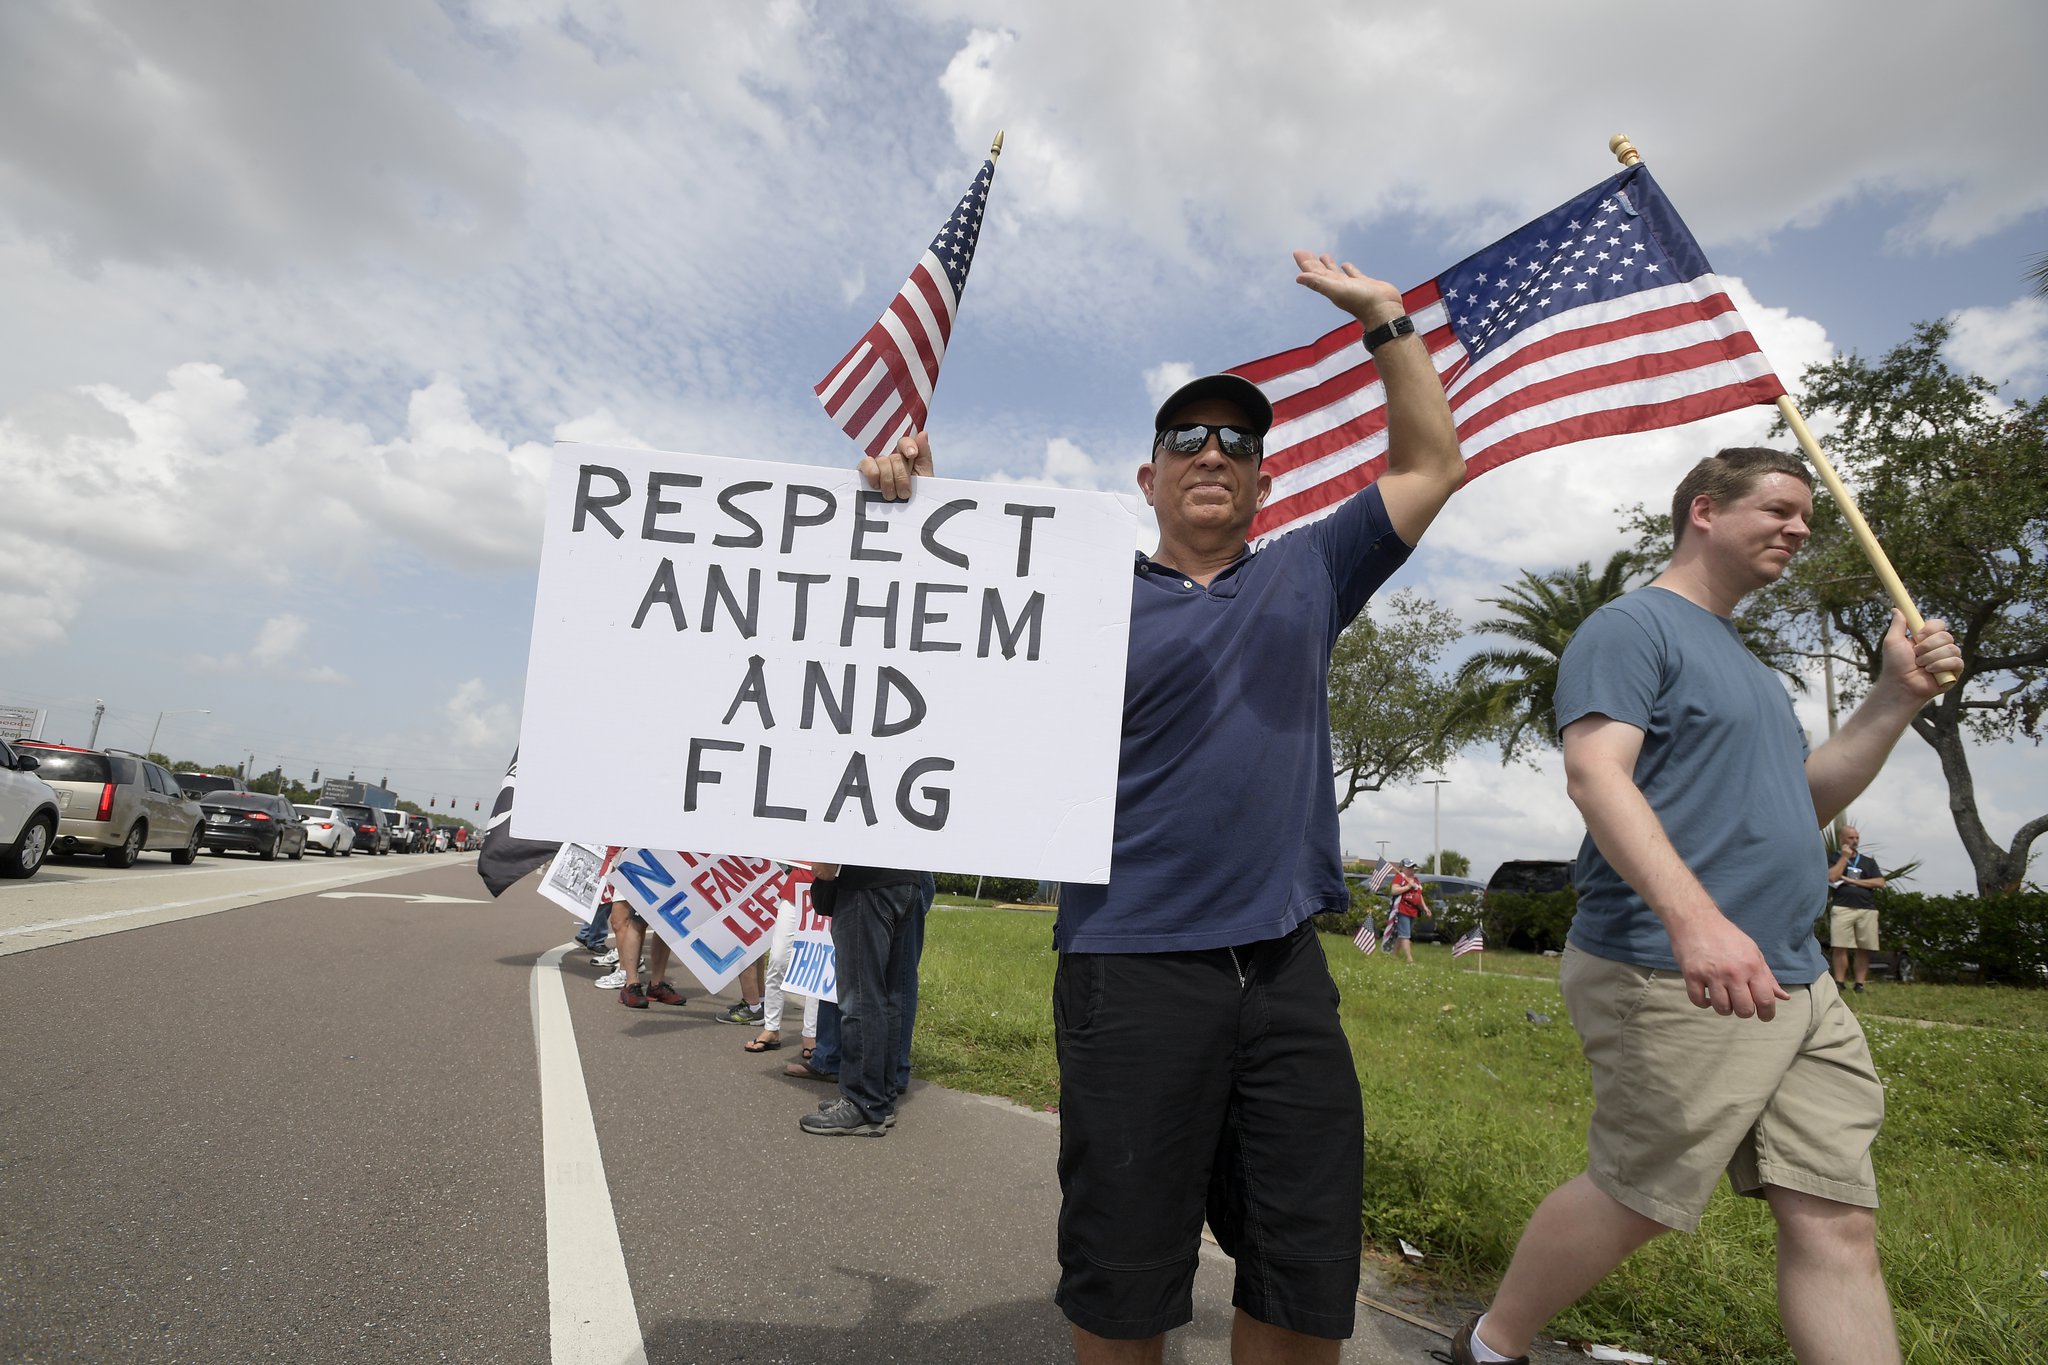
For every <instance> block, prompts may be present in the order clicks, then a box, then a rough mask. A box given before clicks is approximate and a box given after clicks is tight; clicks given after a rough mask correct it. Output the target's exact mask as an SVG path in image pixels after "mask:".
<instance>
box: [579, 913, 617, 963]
mask: <svg viewBox="0 0 2048 1365" xmlns="http://www.w3.org/2000/svg"><path fill="white" fill-rule="evenodd" d="M611 923H612V907H611V905H610V904H609V903H606V904H604V905H600V906H598V907H597V910H596V912H595V913H594V914H592V915H591V917H590V923H588V924H586V925H584V926H583V927H582V928H581V929H578V930H577V931H576V941H577V942H578V943H580V944H582V945H583V946H584V947H586V948H588V949H590V951H591V952H593V953H601V952H603V951H604V941H605V938H606V937H607V936H608V935H609V934H610V933H611Z"/></svg>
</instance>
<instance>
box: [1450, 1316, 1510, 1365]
mask: <svg viewBox="0 0 2048 1365" xmlns="http://www.w3.org/2000/svg"><path fill="white" fill-rule="evenodd" d="M1478 1328H1479V1319H1478V1318H1474V1319H1472V1321H1470V1322H1468V1323H1466V1324H1465V1325H1464V1326H1463V1327H1461V1328H1459V1329H1458V1335H1456V1336H1454V1337H1452V1338H1451V1365H1479V1363H1478V1358H1477V1357H1476V1356H1474V1355H1473V1354H1472V1334H1473V1332H1475V1331H1477V1330H1478ZM1509 1365H1529V1357H1527V1356H1516V1357H1515V1358H1514V1359H1513V1360H1512V1361H1510V1362H1509Z"/></svg>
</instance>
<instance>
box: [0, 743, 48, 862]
mask: <svg viewBox="0 0 2048 1365" xmlns="http://www.w3.org/2000/svg"><path fill="white" fill-rule="evenodd" d="M39 766H41V765H40V763H39V762H38V761H37V760H36V759H35V758H34V757H33V756H32V755H29V754H21V755H16V753H15V752H14V750H13V749H11V748H9V747H8V746H7V741H6V740H4V739H0V877H16V878H19V877H33V876H35V875H36V869H37V868H39V867H41V866H42V865H43V859H44V858H46V857H48V856H49V853H50V845H51V844H52V843H53V842H55V841H56V838H57V815H58V809H57V789H56V788H55V787H52V786H51V785H50V784H49V783H47V782H45V781H43V780H42V779H41V778H40V777H37V776H36V772H35V770H36V769H37V768H38V767H39Z"/></svg>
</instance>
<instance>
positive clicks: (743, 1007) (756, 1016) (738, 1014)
mask: <svg viewBox="0 0 2048 1365" xmlns="http://www.w3.org/2000/svg"><path fill="white" fill-rule="evenodd" d="M767 1014H768V1011H767V1009H766V1007H765V1006H761V1005H749V1004H748V1003H747V1002H746V1001H744V1000H742V1001H740V1002H739V1003H738V1004H737V1005H734V1006H733V1007H732V1008H731V1009H729V1010H726V1011H725V1012H724V1013H723V1014H714V1015H712V1016H711V1017H712V1018H714V1019H716V1020H717V1021H718V1022H719V1023H721V1024H758V1023H760V1022H761V1020H762V1019H764V1018H766V1017H767Z"/></svg>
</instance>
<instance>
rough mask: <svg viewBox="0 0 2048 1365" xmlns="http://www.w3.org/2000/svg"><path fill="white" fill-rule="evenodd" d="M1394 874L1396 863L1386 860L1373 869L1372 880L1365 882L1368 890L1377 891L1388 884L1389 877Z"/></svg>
mask: <svg viewBox="0 0 2048 1365" xmlns="http://www.w3.org/2000/svg"><path fill="white" fill-rule="evenodd" d="M1393 875H1394V865H1393V864H1392V863H1390V862H1386V861H1384V860H1382V861H1381V863H1380V865H1379V866H1378V867H1376V868H1374V869H1373V873H1372V880H1371V881H1369V882H1367V883H1366V884H1365V889H1366V890H1368V891H1377V890H1379V889H1380V888H1381V887H1383V886H1385V885H1386V884H1387V878H1389V877H1391V876H1393Z"/></svg>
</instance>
